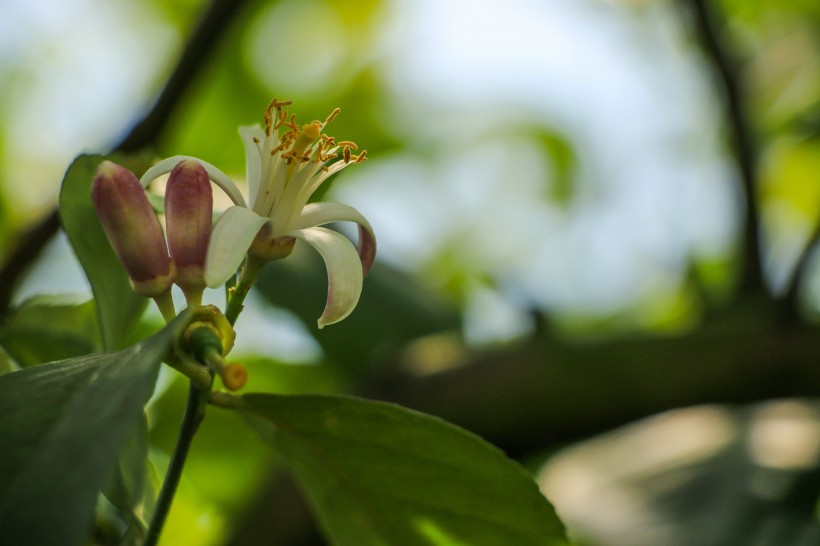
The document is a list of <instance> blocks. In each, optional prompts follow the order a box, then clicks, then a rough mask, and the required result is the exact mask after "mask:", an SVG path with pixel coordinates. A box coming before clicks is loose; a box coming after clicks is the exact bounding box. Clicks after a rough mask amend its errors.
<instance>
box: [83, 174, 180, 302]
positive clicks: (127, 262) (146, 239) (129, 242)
mask: <svg viewBox="0 0 820 546" xmlns="http://www.w3.org/2000/svg"><path fill="white" fill-rule="evenodd" d="M91 199H92V201H93V202H94V208H96V209H97V215H98V216H99V218H100V222H101V223H102V226H103V229H104V230H105V233H106V235H108V240H109V241H110V242H111V246H112V247H114V252H115V253H116V254H117V257H119V259H120V262H122V265H123V266H124V267H125V270H126V271H127V272H128V276H129V277H130V279H131V285H132V286H133V287H134V291H135V292H136V293H137V294H140V295H142V296H146V297H150V298H153V297H156V296H159V295H161V294H163V293H165V292H166V291H167V290H168V289H169V288H170V287H171V285H172V284H173V282H174V276H175V273H176V271H175V268H174V264H173V262H172V261H171V259H170V257H169V256H168V247H167V246H166V245H165V237H164V236H163V233H162V227H161V226H160V224H159V220H158V219H157V216H156V214H154V211H153V209H152V208H151V204H150V203H149V202H148V197H147V196H146V195H145V190H144V189H143V188H142V186H141V185H140V183H139V180H137V177H136V176H134V174H133V173H132V172H131V171H129V170H128V169H126V168H124V167H121V166H119V165H117V164H115V163H112V162H110V161H103V162H102V163H100V165H99V167H98V168H97V175H96V176H95V177H94V183H93V185H92V187H91Z"/></svg>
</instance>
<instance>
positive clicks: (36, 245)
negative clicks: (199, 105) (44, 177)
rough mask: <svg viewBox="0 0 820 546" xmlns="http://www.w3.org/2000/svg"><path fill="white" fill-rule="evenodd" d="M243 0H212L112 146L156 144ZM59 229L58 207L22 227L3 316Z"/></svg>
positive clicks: (6, 274) (5, 272)
mask: <svg viewBox="0 0 820 546" xmlns="http://www.w3.org/2000/svg"><path fill="white" fill-rule="evenodd" d="M244 4H245V2H243V1H242V0H213V1H212V2H211V4H210V5H209V6H208V9H207V10H206V11H205V12H204V13H203V15H202V18H201V20H200V22H199V24H198V25H197V27H196V28H195V30H194V32H193V33H192V34H191V37H190V39H189V40H188V42H187V44H186V45H185V49H184V50H183V51H182V55H181V56H180V58H179V61H178V62H177V64H176V67H175V68H174V70H173V72H172V73H171V76H170V77H169V78H168V82H167V83H166V85H165V87H164V88H163V89H162V92H161V93H160V95H159V96H158V97H157V100H156V102H155V103H154V105H153V106H152V108H151V109H150V110H149V111H148V113H147V114H146V115H145V117H143V119H142V121H140V122H139V123H137V124H136V125H135V126H134V127H133V128H132V129H131V130H130V131H129V133H128V134H127V135H125V137H123V139H122V140H121V141H120V142H119V143H118V144H116V145H115V146H114V147H113V150H114V151H122V152H133V151H136V150H139V149H141V148H145V147H148V146H151V145H152V144H154V143H155V142H156V141H157V139H158V138H159V136H160V135H161V134H162V132H163V130H164V129H165V126H166V124H167V123H168V120H169V118H170V116H171V113H172V112H173V111H174V109H175V108H176V106H177V105H178V104H179V101H180V100H181V99H182V97H183V96H184V95H185V93H186V92H187V91H188V89H189V88H190V86H191V85H192V84H193V83H194V81H195V80H196V76H197V74H199V73H200V71H201V70H202V69H203V68H204V67H205V65H206V63H207V62H208V59H209V58H210V56H211V53H212V52H213V51H214V49H215V48H216V46H217V45H218V43H219V40H220V38H222V37H223V36H224V35H225V33H226V31H227V30H228V28H229V27H230V25H231V22H232V21H233V20H234V19H235V17H236V14H237V13H238V12H239V11H240V8H241V7H242V6H243V5H244ZM59 228H60V216H59V213H58V211H57V209H56V208H55V209H54V210H52V211H51V212H49V213H48V214H47V215H45V216H44V217H43V218H42V219H41V220H40V221H38V222H37V223H35V224H34V225H32V226H29V227H27V228H26V229H24V230H22V232H21V233H20V234H19V235H18V236H17V237H16V239H17V240H16V244H15V246H14V247H13V249H12V250H11V252H10V253H9V255H8V256H7V257H6V260H5V263H4V264H3V266H2V268H1V269H0V315H2V314H5V313H6V311H7V310H8V308H9V305H11V298H12V297H13V295H14V290H15V289H16V287H17V284H18V282H19V281H20V279H21V278H22V276H23V274H24V273H25V272H26V271H27V270H28V268H29V267H30V266H31V265H32V264H33V263H34V261H35V260H36V259H37V257H38V256H40V253H41V252H42V250H43V248H45V246H46V244H47V243H48V242H49V241H50V240H51V238H52V237H53V236H54V235H55V234H56V233H57V231H58V230H59Z"/></svg>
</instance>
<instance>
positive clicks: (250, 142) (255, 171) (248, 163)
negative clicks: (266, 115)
mask: <svg viewBox="0 0 820 546" xmlns="http://www.w3.org/2000/svg"><path fill="white" fill-rule="evenodd" d="M239 136H240V137H241V138H242V142H244V143H245V172H246V175H247V178H248V202H249V203H253V202H254V201H256V193H257V192H258V191H259V182H260V181H261V180H262V142H264V141H265V138H266V136H265V131H263V130H262V128H261V127H260V126H258V125H250V126H246V127H240V128H239Z"/></svg>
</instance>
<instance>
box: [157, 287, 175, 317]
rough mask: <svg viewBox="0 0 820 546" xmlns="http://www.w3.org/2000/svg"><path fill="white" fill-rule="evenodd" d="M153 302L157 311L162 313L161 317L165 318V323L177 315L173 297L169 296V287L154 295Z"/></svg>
mask: <svg viewBox="0 0 820 546" xmlns="http://www.w3.org/2000/svg"><path fill="white" fill-rule="evenodd" d="M154 302H155V303H156V304H157V307H158V308H159V312H160V313H162V318H164V319H165V322H166V323H168V322H171V321H172V320H174V317H175V316H177V311H176V309H174V298H173V297H172V296H171V289H170V288H169V289H168V290H166V291H165V292H163V293H162V294H160V295H159V296H155V297H154Z"/></svg>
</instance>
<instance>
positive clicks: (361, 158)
mask: <svg viewBox="0 0 820 546" xmlns="http://www.w3.org/2000/svg"><path fill="white" fill-rule="evenodd" d="M362 161H367V150H362V153H360V154H359V155H357V156H356V157H355V158H354V159H353V162H354V163H361V162H362Z"/></svg>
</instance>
